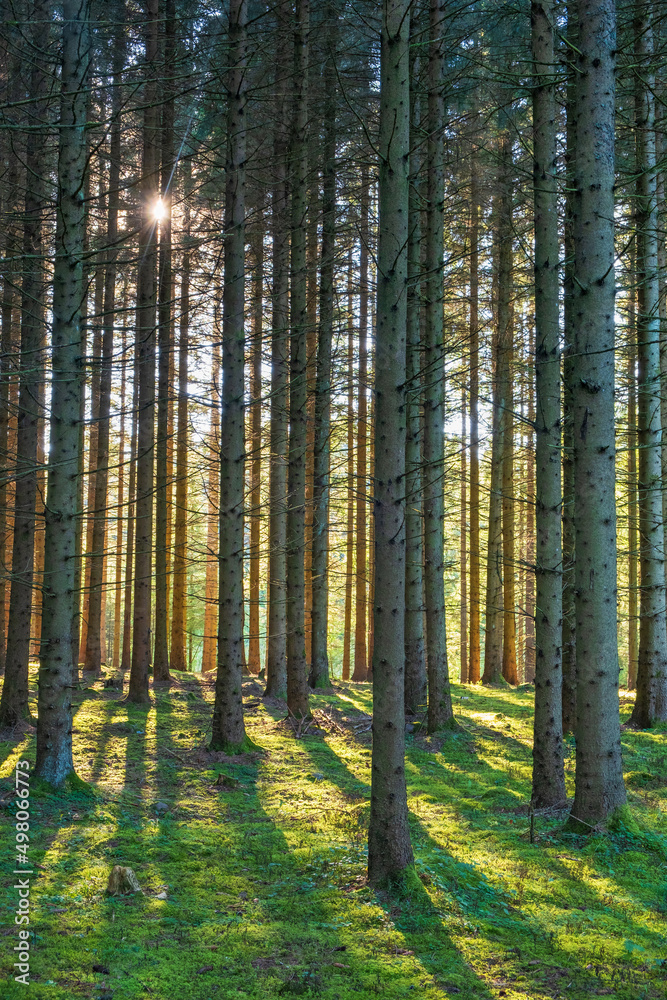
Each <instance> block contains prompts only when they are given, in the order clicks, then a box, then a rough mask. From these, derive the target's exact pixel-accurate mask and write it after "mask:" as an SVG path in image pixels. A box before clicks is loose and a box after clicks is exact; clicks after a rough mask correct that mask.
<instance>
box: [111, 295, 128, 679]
mask: <svg viewBox="0 0 667 1000" xmlns="http://www.w3.org/2000/svg"><path fill="white" fill-rule="evenodd" d="M126 315H127V285H126V286H125V295H124V298H123V334H122V352H123V357H122V360H121V364H120V434H119V440H118V495H117V508H116V567H115V574H114V592H115V601H114V616H113V649H112V653H111V666H112V669H113V670H114V671H116V670H118V669H119V667H120V643H121V624H120V623H121V601H122V596H123V525H124V523H125V521H126V512H125V402H126V392H127V377H126V367H125V366H126V361H125V358H126V351H127V328H126V323H125V317H126Z"/></svg>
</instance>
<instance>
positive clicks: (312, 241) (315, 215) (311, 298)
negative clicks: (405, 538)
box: [304, 144, 319, 670]
mask: <svg viewBox="0 0 667 1000" xmlns="http://www.w3.org/2000/svg"><path fill="white" fill-rule="evenodd" d="M310 161H311V162H310V175H311V186H310V206H309V211H308V242H307V247H306V261H307V268H308V276H307V279H306V287H307V292H306V312H307V315H308V331H307V333H306V355H307V357H306V385H307V402H306V493H305V496H306V510H305V526H304V531H305V547H306V552H305V558H304V579H305V583H304V588H305V589H304V594H305V599H304V621H305V629H306V665H307V667H308V670H310V668H311V664H312V659H313V649H312V647H313V623H312V608H313V516H314V510H313V485H314V474H315V383H316V381H317V339H318V326H317V298H318V271H319V269H318V264H317V251H318V244H317V228H318V222H319V163H318V150H317V148H316V147H315V145H314V144H313V148H311V151H310Z"/></svg>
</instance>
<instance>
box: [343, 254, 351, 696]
mask: <svg viewBox="0 0 667 1000" xmlns="http://www.w3.org/2000/svg"><path fill="white" fill-rule="evenodd" d="M346 417H347V419H346V438H347V441H346V444H347V448H346V452H345V456H346V457H345V481H346V483H347V497H346V512H347V513H346V518H345V610H344V612H343V680H344V681H347V680H349V679H350V665H351V663H352V657H351V651H352V582H353V580H354V300H353V297H352V255H351V254H350V257H349V258H348V262H347V409H346Z"/></svg>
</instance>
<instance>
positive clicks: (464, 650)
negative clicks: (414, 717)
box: [459, 389, 468, 684]
mask: <svg viewBox="0 0 667 1000" xmlns="http://www.w3.org/2000/svg"><path fill="white" fill-rule="evenodd" d="M466 409H467V407H466V392H465V389H464V390H463V394H462V399H461V521H460V531H461V536H460V555H461V612H460V617H459V621H460V640H459V663H460V665H461V683H462V684H465V683H466V681H467V680H468V670H467V667H468V576H467V563H468V546H467V541H468V539H467V527H468V526H467V518H466V514H467V510H468V497H467V492H468V490H467V485H468V484H467V477H468V470H467V464H468V463H467V458H468V456H467V444H468V442H467V427H466Z"/></svg>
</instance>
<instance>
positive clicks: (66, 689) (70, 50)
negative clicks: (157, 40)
mask: <svg viewBox="0 0 667 1000" xmlns="http://www.w3.org/2000/svg"><path fill="white" fill-rule="evenodd" d="M40 13H41V12H40ZM42 16H43V14H42ZM88 16H89V9H88V3H87V0H65V4H64V8H63V29H62V30H63V48H62V77H61V88H62V89H61V105H60V122H61V129H60V139H59V153H58V209H57V223H56V225H57V230H56V255H55V263H54V274H53V339H52V349H51V358H52V374H53V383H52V386H53V388H52V394H51V441H50V455H49V483H48V503H47V517H46V534H45V543H44V556H45V558H44V583H45V594H44V596H45V600H44V607H43V621H42V650H41V660H40V669H39V696H38V714H37V760H36V765H35V773H36V774H37V775H38V776H39V777H41V778H43V779H44V780H46V781H48V782H49V784H51V785H55V786H59V785H62V783H63V782H64V781H65V780H66V779H67V778H68V777H69V776H70V775H71V774H72V772H73V771H74V763H73V760H72V676H73V667H74V664H73V661H72V623H73V621H74V595H75V590H74V576H75V566H76V517H77V514H78V468H79V411H80V395H81V378H82V370H81V369H82V365H81V354H82V352H81V306H82V303H83V300H84V297H85V290H84V281H83V264H82V261H83V250H84V236H85V226H86V217H85V207H84V201H83V195H82V192H83V179H84V173H85V170H86V139H85V124H86V87H87V86H88V70H89V66H90V53H91V43H90V34H89V29H88ZM47 24H48V21H47Z"/></svg>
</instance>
